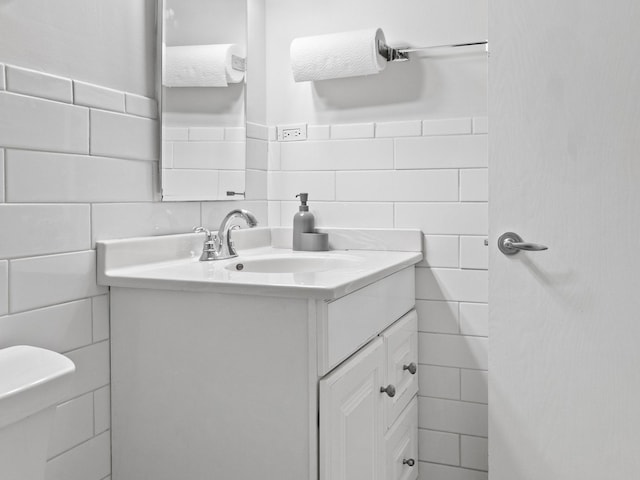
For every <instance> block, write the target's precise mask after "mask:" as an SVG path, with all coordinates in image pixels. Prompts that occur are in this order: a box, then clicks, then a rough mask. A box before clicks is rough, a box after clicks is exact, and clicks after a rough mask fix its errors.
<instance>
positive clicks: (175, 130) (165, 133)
mask: <svg viewBox="0 0 640 480" xmlns="http://www.w3.org/2000/svg"><path fill="white" fill-rule="evenodd" d="M162 140H164V141H165V142H186V141H188V140H189V129H188V128H187V127H163V128H162Z"/></svg>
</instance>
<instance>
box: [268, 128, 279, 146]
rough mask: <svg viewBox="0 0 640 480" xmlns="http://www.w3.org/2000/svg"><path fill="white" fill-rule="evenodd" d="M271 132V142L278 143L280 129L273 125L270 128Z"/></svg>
mask: <svg viewBox="0 0 640 480" xmlns="http://www.w3.org/2000/svg"><path fill="white" fill-rule="evenodd" d="M268 132H269V138H268V139H267V140H269V141H270V142H276V141H277V140H278V128H277V127H276V126H275V125H271V126H270V127H268Z"/></svg>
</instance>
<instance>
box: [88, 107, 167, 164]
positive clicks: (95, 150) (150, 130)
mask: <svg viewBox="0 0 640 480" xmlns="http://www.w3.org/2000/svg"><path fill="white" fill-rule="evenodd" d="M157 128H158V122H157V121H156V120H151V119H148V118H142V117H134V116H131V115H123V114H121V113H114V112H106V111H103V110H91V154H92V155H105V156H109V157H119V158H131V159H134V160H158V158H159V148H158V147H159V141H158V133H157V131H156V130H157Z"/></svg>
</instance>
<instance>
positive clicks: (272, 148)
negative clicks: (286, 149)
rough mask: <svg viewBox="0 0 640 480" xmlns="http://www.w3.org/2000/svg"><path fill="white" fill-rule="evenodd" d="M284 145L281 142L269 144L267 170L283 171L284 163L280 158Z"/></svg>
mask: <svg viewBox="0 0 640 480" xmlns="http://www.w3.org/2000/svg"><path fill="white" fill-rule="evenodd" d="M281 145H282V144H281V143H280V142H271V141H270V142H269V145H268V146H267V170H270V171H275V170H281V166H282V162H281V157H280V152H281V151H282V149H281V148H280V146H281Z"/></svg>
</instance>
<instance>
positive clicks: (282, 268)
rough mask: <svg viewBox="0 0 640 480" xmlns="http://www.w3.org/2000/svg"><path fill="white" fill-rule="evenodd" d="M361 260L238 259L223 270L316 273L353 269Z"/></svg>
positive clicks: (319, 256) (332, 256)
mask: <svg viewBox="0 0 640 480" xmlns="http://www.w3.org/2000/svg"><path fill="white" fill-rule="evenodd" d="M361 263H363V260H362V259H361V258H359V257H356V256H355V255H340V254H324V255H323V254H315V255H308V254H301V255H298V254H295V253H294V254H293V255H269V256H263V257H251V258H240V259H238V260H236V261H234V262H233V263H231V264H229V265H226V266H225V267H224V268H225V269H227V270H231V271H234V272H236V271H237V272H245V273H318V272H327V271H329V270H341V269H345V268H353V267H356V266H357V265H358V264H361Z"/></svg>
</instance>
